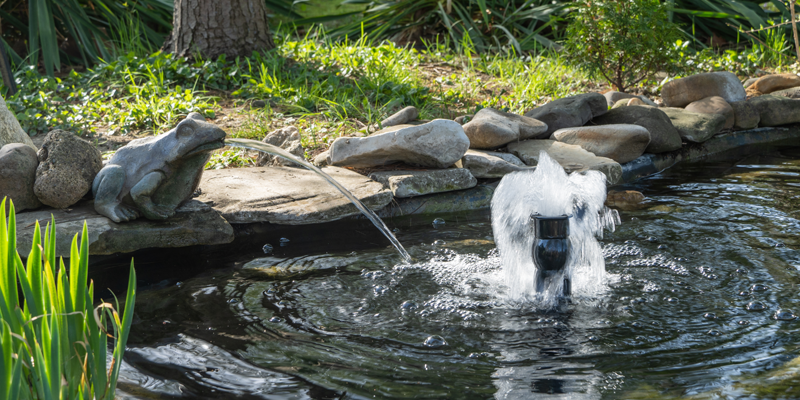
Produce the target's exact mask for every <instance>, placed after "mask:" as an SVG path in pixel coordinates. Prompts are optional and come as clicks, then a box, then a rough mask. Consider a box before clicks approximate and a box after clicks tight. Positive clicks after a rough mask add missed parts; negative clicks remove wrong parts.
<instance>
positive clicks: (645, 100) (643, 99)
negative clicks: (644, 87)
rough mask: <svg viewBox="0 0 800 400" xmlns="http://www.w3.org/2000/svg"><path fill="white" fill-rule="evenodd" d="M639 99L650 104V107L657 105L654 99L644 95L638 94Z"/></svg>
mask: <svg viewBox="0 0 800 400" xmlns="http://www.w3.org/2000/svg"><path fill="white" fill-rule="evenodd" d="M639 99H640V100H642V101H643V102H644V104H646V105H648V106H651V107H658V104H656V102H655V101H653V100H650V99H648V98H647V97H646V96H639Z"/></svg>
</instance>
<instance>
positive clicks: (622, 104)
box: [611, 99, 630, 110]
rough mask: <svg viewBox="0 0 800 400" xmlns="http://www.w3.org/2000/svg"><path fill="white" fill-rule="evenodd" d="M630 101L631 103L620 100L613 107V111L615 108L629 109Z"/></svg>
mask: <svg viewBox="0 0 800 400" xmlns="http://www.w3.org/2000/svg"><path fill="white" fill-rule="evenodd" d="M628 101H630V99H622V100H618V101H617V102H616V103H614V105H613V106H611V109H612V110H613V109H615V108H620V107H627V106H628Z"/></svg>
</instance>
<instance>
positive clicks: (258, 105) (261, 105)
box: [250, 100, 267, 108]
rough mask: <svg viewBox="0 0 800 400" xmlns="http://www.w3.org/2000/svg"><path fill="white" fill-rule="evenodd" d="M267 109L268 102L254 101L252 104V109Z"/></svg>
mask: <svg viewBox="0 0 800 400" xmlns="http://www.w3.org/2000/svg"><path fill="white" fill-rule="evenodd" d="M266 107H267V102H266V101H264V100H253V102H252V103H250V108H266Z"/></svg>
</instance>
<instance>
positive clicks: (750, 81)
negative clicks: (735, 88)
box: [742, 77, 761, 91]
mask: <svg viewBox="0 0 800 400" xmlns="http://www.w3.org/2000/svg"><path fill="white" fill-rule="evenodd" d="M759 79H761V78H757V77H756V78H747V80H746V81H744V83H743V84H742V85H743V86H744V87H745V91H747V87H749V86H750V85H752V84H754V83H756V82H757V81H758V80H759Z"/></svg>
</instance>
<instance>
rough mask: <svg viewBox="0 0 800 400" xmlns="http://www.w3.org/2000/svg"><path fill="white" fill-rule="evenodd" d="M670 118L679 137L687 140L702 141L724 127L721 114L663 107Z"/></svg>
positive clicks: (723, 119)
mask: <svg viewBox="0 0 800 400" xmlns="http://www.w3.org/2000/svg"><path fill="white" fill-rule="evenodd" d="M661 110H662V111H664V113H666V114H667V116H669V119H670V120H672V125H674V126H675V128H676V129H677V130H678V133H680V135H681V138H682V139H684V140H687V141H689V142H695V143H702V142H705V141H706V140H708V139H711V137H712V136H714V135H716V134H717V133H719V131H721V130H722V129H723V128H724V127H725V124H726V122H725V116H724V115H722V114H701V113H693V112H689V111H686V110H684V109H683V108H673V107H665V108H662V109H661Z"/></svg>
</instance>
